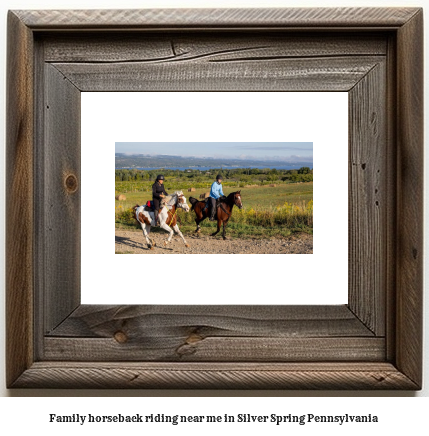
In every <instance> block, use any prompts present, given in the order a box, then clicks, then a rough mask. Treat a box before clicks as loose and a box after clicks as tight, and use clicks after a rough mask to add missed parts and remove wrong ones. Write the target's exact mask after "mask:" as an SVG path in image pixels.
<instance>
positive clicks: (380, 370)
mask: <svg viewBox="0 0 429 436" xmlns="http://www.w3.org/2000/svg"><path fill="white" fill-rule="evenodd" d="M14 387H31V388H75V387H79V388H81V389H84V388H93V389H151V388H152V389H153V388H155V389H342V390H344V389H416V385H415V384H414V383H413V382H412V381H410V380H409V379H408V378H407V377H406V376H405V375H404V374H402V373H401V372H400V371H398V370H397V369H396V368H395V367H394V366H393V365H392V364H389V363H363V362H359V363H336V364H332V363H317V364H315V363H305V362H300V363H297V364H294V363H269V364H262V363H253V364H252V363H248V362H246V363H242V364H240V363H224V364H219V363H218V364H216V363H208V364H201V363H199V364H196V363H181V364H176V365H174V367H173V366H172V365H171V363H164V364H162V363H147V364H144V363H134V364H133V363H110V362H104V363H97V362H92V363H88V364H85V363H78V362H75V363H68V362H62V363H55V362H41V363H35V364H34V365H33V366H32V368H31V369H30V370H28V371H27V372H25V373H24V374H23V375H22V376H21V377H20V379H19V380H17V382H16V383H15V384H14Z"/></svg>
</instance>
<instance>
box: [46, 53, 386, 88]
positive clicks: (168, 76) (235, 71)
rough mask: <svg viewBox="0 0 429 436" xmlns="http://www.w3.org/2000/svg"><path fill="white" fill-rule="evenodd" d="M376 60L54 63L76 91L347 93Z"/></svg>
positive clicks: (362, 58) (344, 58) (377, 59)
mask: <svg viewBox="0 0 429 436" xmlns="http://www.w3.org/2000/svg"><path fill="white" fill-rule="evenodd" d="M378 62H381V58H378V57H376V56H371V57H367V58H365V57H358V58H353V57H343V58H341V57H339V58H334V57H332V58H326V59H324V58H321V59H311V58H309V59H305V58H303V59H287V60H283V59H280V60H278V59H272V60H246V61H241V62H219V61H212V62H200V63H196V62H189V63H188V62H174V63H173V62H168V63H165V62H164V63H150V64H147V63H136V62H132V63H114V64H97V63H91V64H89V63H85V64H82V63H67V64H65V63H55V64H54V65H55V67H56V68H57V69H58V70H59V71H61V72H62V74H64V75H65V76H66V77H67V78H68V79H69V80H70V81H71V82H72V83H73V84H74V85H75V86H76V87H77V88H79V89H80V90H82V91H86V92H96V91H111V92H115V91H123V92H125V91H136V92H139V91H178V92H180V91H249V90H250V89H251V90H253V91H348V90H350V89H351V88H352V87H353V86H354V85H355V84H356V82H358V81H359V80H361V79H362V78H363V77H364V76H365V75H366V74H367V73H368V72H369V71H370V70H371V69H372V68H373V67H374V64H375V63H378Z"/></svg>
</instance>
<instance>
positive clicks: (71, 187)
mask: <svg viewBox="0 0 429 436" xmlns="http://www.w3.org/2000/svg"><path fill="white" fill-rule="evenodd" d="M64 184H65V186H66V189H67V192H69V193H70V194H73V193H74V192H76V191H77V178H76V176H75V175H74V174H69V175H68V176H67V177H66V179H65V182H64Z"/></svg>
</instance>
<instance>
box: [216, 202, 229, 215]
mask: <svg viewBox="0 0 429 436" xmlns="http://www.w3.org/2000/svg"><path fill="white" fill-rule="evenodd" d="M219 207H220V208H221V209H222V210H223V211H224V212H225V213H226V214H227V215H228V216H231V214H230V213H229V212H227V211H226V210H225V209H224V208H223V206H222V203H220V204H219Z"/></svg>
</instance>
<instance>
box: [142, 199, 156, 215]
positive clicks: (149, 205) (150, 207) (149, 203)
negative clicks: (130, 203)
mask: <svg viewBox="0 0 429 436" xmlns="http://www.w3.org/2000/svg"><path fill="white" fill-rule="evenodd" d="M153 207H154V205H153V201H152V200H148V201H147V202H146V204H145V206H144V210H145V211H146V212H153V211H154V208H153Z"/></svg>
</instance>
